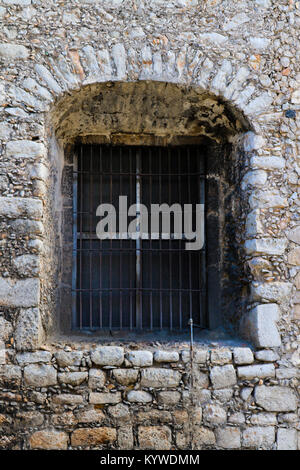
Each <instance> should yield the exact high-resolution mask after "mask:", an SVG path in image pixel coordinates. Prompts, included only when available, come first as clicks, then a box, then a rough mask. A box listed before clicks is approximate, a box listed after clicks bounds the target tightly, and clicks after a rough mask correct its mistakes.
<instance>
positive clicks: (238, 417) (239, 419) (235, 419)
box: [228, 412, 245, 425]
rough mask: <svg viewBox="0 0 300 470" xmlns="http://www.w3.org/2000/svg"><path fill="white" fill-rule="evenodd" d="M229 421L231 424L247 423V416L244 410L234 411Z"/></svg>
mask: <svg viewBox="0 0 300 470" xmlns="http://www.w3.org/2000/svg"><path fill="white" fill-rule="evenodd" d="M228 422H229V423H231V424H237V425H241V424H244V423H245V416H244V414H243V413H242V412H236V413H233V414H232V415H231V416H229V418H228Z"/></svg>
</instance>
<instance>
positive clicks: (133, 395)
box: [127, 390, 152, 403]
mask: <svg viewBox="0 0 300 470" xmlns="http://www.w3.org/2000/svg"><path fill="white" fill-rule="evenodd" d="M127 400H128V401H129V402H131V403H150V402H151V401H152V395H151V393H148V392H144V391H142V390H130V392H128V393H127Z"/></svg>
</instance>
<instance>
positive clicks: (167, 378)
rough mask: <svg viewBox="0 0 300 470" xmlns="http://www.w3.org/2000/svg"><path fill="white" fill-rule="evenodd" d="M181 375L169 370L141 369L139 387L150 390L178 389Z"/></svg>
mask: <svg viewBox="0 0 300 470" xmlns="http://www.w3.org/2000/svg"><path fill="white" fill-rule="evenodd" d="M180 380H181V374H180V372H178V371H175V370H171V369H159V368H157V369H155V368H153V369H150V368H149V369H143V370H142V372H141V386H142V387H150V388H172V387H178V386H179V383H180Z"/></svg>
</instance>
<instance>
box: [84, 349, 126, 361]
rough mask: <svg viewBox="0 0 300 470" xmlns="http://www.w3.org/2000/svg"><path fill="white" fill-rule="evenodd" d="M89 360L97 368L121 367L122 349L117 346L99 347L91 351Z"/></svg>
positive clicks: (122, 359)
mask: <svg viewBox="0 0 300 470" xmlns="http://www.w3.org/2000/svg"><path fill="white" fill-rule="evenodd" d="M91 359H92V361H93V363H94V364H97V365H99V366H121V365H122V364H123V361H124V349H123V348H120V347H119V346H100V347H99V348H97V349H95V350H94V351H92V353H91Z"/></svg>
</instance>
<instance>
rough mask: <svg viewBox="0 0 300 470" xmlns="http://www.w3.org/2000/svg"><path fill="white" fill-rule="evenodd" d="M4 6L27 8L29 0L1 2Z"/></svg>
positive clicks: (4, 0) (6, 0)
mask: <svg viewBox="0 0 300 470" xmlns="http://www.w3.org/2000/svg"><path fill="white" fill-rule="evenodd" d="M2 1H3V3H4V4H5V5H20V6H27V5H30V4H31V0H2Z"/></svg>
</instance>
